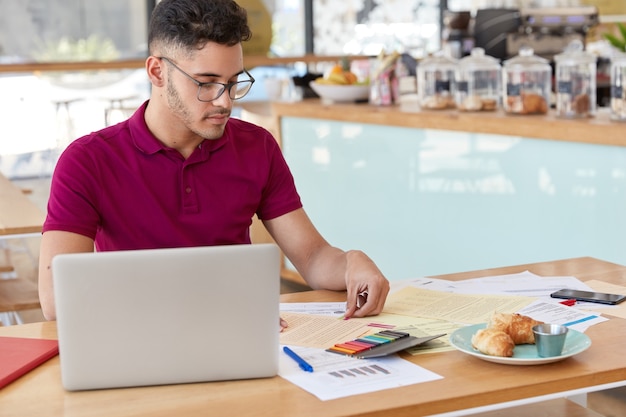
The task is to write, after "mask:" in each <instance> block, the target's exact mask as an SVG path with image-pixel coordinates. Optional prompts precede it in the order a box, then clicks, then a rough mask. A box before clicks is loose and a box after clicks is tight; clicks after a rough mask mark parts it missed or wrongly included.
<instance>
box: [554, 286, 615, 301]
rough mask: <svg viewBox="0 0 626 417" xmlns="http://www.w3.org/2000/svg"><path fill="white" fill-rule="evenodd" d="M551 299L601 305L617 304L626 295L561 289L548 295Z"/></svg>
mask: <svg viewBox="0 0 626 417" xmlns="http://www.w3.org/2000/svg"><path fill="white" fill-rule="evenodd" d="M550 297H552V298H566V299H568V300H571V299H573V300H578V301H589V302H591V303H601V304H611V305H615V304H619V303H621V302H622V301H624V300H626V295H621V294H606V293H602V292H591V291H579V290H570V289H567V288H566V289H562V290H559V291H557V292H553V293H552V294H550Z"/></svg>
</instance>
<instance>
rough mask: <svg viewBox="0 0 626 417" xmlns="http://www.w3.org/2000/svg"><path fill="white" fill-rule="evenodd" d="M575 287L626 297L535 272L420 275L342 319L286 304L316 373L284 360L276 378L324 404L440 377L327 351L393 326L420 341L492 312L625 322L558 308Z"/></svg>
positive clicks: (335, 309)
mask: <svg viewBox="0 0 626 417" xmlns="http://www.w3.org/2000/svg"><path fill="white" fill-rule="evenodd" d="M562 288H571V289H578V290H585V291H600V292H610V293H617V294H626V288H624V287H619V286H614V285H611V284H606V283H602V282H600V281H589V282H587V283H583V282H582V281H580V280H578V279H577V278H575V277H540V276H538V275H535V274H533V273H531V272H528V271H526V272H522V273H519V274H510V275H501V276H495V277H485V278H477V279H469V280H464V281H447V280H440V279H434V278H416V279H410V280H406V281H399V282H398V281H396V282H392V290H391V292H390V295H389V297H388V298H387V302H386V304H385V308H384V310H383V313H382V314H380V315H378V316H375V317H368V318H362V319H357V318H351V319H350V320H343V312H344V311H345V303H285V304H281V317H282V318H284V319H285V320H287V323H289V327H288V328H287V329H285V331H284V332H283V333H282V334H281V336H280V340H281V344H283V345H288V346H289V347H290V348H292V349H293V350H295V351H296V352H297V353H298V354H299V355H301V357H303V358H304V359H305V360H306V361H307V362H308V363H309V364H311V365H312V366H313V368H314V372H313V373H309V372H303V371H302V370H301V369H300V368H299V367H298V365H297V364H296V363H295V362H294V361H292V360H290V358H289V357H287V356H286V355H281V360H280V366H279V375H280V376H281V377H283V378H285V379H287V380H289V381H291V382H292V383H294V384H296V385H298V386H300V387H301V388H303V389H305V390H307V391H309V392H310V393H312V394H313V395H315V396H317V397H318V398H320V399H321V400H329V399H334V398H340V397H345V396H348V395H356V394H362V393H367V392H372V391H378V390H383V389H388V388H394V387H399V386H404V385H409V384H416V383H422V382H427V381H432V380H435V379H439V378H442V377H441V376H440V375H437V374H435V373H432V372H430V371H428V370H426V369H424V368H422V367H420V366H418V365H415V364H413V363H412V362H409V361H406V360H403V359H401V358H400V357H398V356H397V355H394V356H391V357H385V358H379V359H354V358H350V357H347V356H343V355H338V354H335V353H330V352H326V351H325V349H326V348H328V347H330V346H332V345H334V344H335V343H341V342H344V341H346V340H353V339H356V338H358V337H360V336H362V335H365V334H371V333H375V332H378V331H380V330H381V329H385V328H389V329H394V330H399V331H404V332H408V333H410V334H411V335H412V336H416V337H423V336H428V335H435V334H440V333H446V334H448V335H449V334H451V333H452V332H454V330H456V329H458V328H460V327H463V326H467V325H470V324H477V323H484V322H486V321H487V320H488V319H489V317H490V316H491V315H492V314H493V313H494V312H495V311H497V312H501V313H520V314H524V315H527V316H530V317H532V318H534V319H536V320H540V321H544V322H549V323H557V324H564V325H566V326H568V327H570V328H572V329H575V330H578V331H580V332H584V331H585V330H586V329H587V328H588V327H589V326H592V325H594V324H597V323H600V322H603V321H606V320H608V319H607V318H605V317H602V315H601V314H600V313H598V311H604V312H607V313H609V314H611V315H615V316H619V317H624V318H626V303H624V305H620V306H605V305H600V304H593V303H584V302H578V303H577V304H576V305H575V306H573V307H571V306H566V305H564V304H561V301H563V300H559V299H554V298H551V297H550V294H551V293H553V292H555V291H557V290H559V289H562ZM452 349H454V348H453V347H452V346H451V345H450V343H449V340H448V338H447V336H446V337H443V338H440V339H436V340H433V341H431V342H428V343H427V344H426V345H422V346H417V347H415V348H412V349H409V350H408V352H410V353H411V354H413V355H418V354H425V353H433V352H439V351H446V350H452Z"/></svg>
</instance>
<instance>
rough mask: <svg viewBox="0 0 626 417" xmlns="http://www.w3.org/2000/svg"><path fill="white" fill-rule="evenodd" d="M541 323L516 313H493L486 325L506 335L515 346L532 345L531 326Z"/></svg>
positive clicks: (533, 336)
mask: <svg viewBox="0 0 626 417" xmlns="http://www.w3.org/2000/svg"><path fill="white" fill-rule="evenodd" d="M541 323H543V322H541V321H537V320H534V319H532V318H530V317H528V316H524V315H521V314H518V313H514V314H508V313H494V314H493V315H492V316H491V319H490V320H489V322H488V323H487V328H490V329H496V330H502V331H503V332H506V333H508V335H509V336H511V339H513V343H515V344H516V345H524V344H531V345H532V344H534V343H535V334H534V333H533V326H535V325H537V324H541Z"/></svg>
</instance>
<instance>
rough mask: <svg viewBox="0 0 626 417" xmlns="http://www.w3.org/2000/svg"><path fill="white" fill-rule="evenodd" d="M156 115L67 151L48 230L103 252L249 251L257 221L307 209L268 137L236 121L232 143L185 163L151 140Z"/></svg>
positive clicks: (216, 143) (208, 148)
mask: <svg viewBox="0 0 626 417" xmlns="http://www.w3.org/2000/svg"><path fill="white" fill-rule="evenodd" d="M146 106H147V102H146V103H145V104H144V105H143V106H141V107H140V108H139V109H138V110H137V112H136V113H135V114H134V115H133V116H132V117H131V118H130V119H128V120H127V121H124V122H122V123H120V124H117V125H115V126H111V127H107V128H105V129H103V130H100V131H98V132H95V133H92V134H89V135H87V136H84V137H81V138H79V139H77V140H75V141H74V142H72V143H71V144H70V145H69V146H68V148H67V149H66V150H65V151H64V152H63V154H62V156H61V158H60V159H59V161H58V163H57V166H56V168H55V171H54V175H53V178H52V185H51V190H50V199H49V201H48V215H47V218H46V221H45V224H44V227H43V230H44V231H48V230H62V231H68V232H74V233H78V234H81V235H84V236H87V237H90V238H92V239H94V240H95V243H96V249H97V250H99V251H107V250H127V249H148V248H166V247H183V246H211V245H225V244H241V243H250V234H249V227H250V224H251V222H252V216H253V215H254V214H255V213H256V214H257V215H258V217H259V218H260V219H272V218H276V217H278V216H281V215H283V214H286V213H289V212H291V211H293V210H296V209H298V208H300V207H302V203H301V201H300V197H299V195H298V193H297V191H296V188H295V185H294V180H293V177H292V175H291V172H290V171H289V168H288V167H287V164H286V162H285V160H284V158H283V155H282V153H281V150H280V148H279V147H278V144H277V143H276V140H275V139H274V138H273V137H272V136H271V134H270V133H269V132H267V131H266V130H265V129H263V128H261V127H259V126H256V125H253V124H250V123H247V122H244V121H242V120H239V119H230V120H229V121H228V123H227V125H226V130H225V132H224V135H223V137H222V138H220V139H216V140H205V141H204V142H202V144H201V145H200V146H199V147H198V148H197V149H196V150H195V151H194V152H193V154H192V155H191V156H190V157H189V158H187V159H184V158H183V157H182V155H180V153H178V152H177V151H175V150H173V149H171V148H168V147H165V146H164V145H163V144H161V143H160V142H159V141H158V140H157V139H156V138H155V137H154V136H153V135H152V134H151V133H150V131H149V130H148V127H147V126H146V123H145V121H144V112H145V109H146Z"/></svg>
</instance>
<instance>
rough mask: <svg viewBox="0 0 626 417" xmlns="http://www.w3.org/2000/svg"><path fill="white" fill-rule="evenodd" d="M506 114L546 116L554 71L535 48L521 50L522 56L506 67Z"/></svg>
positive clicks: (503, 72) (515, 58)
mask: <svg viewBox="0 0 626 417" xmlns="http://www.w3.org/2000/svg"><path fill="white" fill-rule="evenodd" d="M502 74H503V77H502V78H503V80H502V83H503V85H504V86H505V88H504V101H503V103H502V105H503V107H504V111H506V112H507V113H511V114H546V113H547V112H548V108H549V107H550V106H549V103H550V95H551V93H552V67H550V64H549V63H548V61H547V60H546V59H543V58H541V57H538V56H536V55H535V54H534V51H533V49H532V48H528V47H526V48H521V49H520V51H519V55H518V56H516V57H513V58H511V59H509V60H507V61H504V65H503V71H502Z"/></svg>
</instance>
